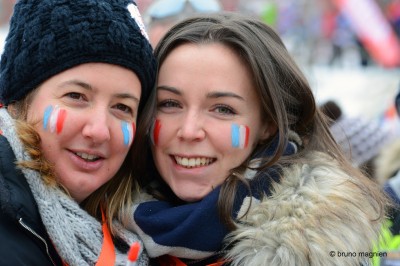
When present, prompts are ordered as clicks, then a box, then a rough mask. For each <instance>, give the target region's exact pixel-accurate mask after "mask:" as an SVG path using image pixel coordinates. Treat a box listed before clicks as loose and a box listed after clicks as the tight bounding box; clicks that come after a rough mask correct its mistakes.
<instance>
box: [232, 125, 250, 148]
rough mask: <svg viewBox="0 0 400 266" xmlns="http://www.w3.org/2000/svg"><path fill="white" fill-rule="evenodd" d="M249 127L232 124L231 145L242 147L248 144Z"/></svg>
mask: <svg viewBox="0 0 400 266" xmlns="http://www.w3.org/2000/svg"><path fill="white" fill-rule="evenodd" d="M249 135H250V129H249V127H248V126H243V125H238V124H232V126H231V137H232V147H234V148H238V149H244V148H246V147H247V146H248V144H249Z"/></svg>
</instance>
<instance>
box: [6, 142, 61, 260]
mask: <svg viewBox="0 0 400 266" xmlns="http://www.w3.org/2000/svg"><path fill="white" fill-rule="evenodd" d="M15 160H16V159H15V156H14V153H13V151H12V149H11V146H10V144H9V143H8V141H7V140H6V138H5V137H3V136H1V135H0V265H2V266H8V265H10V266H11V265H12V266H18V265H35V266H36V265H40V266H46V265H50V266H54V265H62V262H61V260H60V258H59V256H58V255H57V252H56V251H55V249H54V247H53V245H52V243H51V241H50V239H49V237H48V235H47V233H46V230H45V228H44V225H43V223H42V220H41V218H40V214H39V211H38V208H37V205H36V203H35V200H34V198H33V195H32V193H31V190H30V188H29V185H28V183H27V182H26V179H25V177H24V175H23V174H22V172H21V171H20V170H19V169H18V168H17V167H16V164H15Z"/></svg>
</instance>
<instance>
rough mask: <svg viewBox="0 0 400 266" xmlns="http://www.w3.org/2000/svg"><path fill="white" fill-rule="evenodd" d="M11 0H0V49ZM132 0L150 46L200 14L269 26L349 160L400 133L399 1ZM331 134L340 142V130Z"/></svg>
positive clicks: (373, 150) (372, 152)
mask: <svg viewBox="0 0 400 266" xmlns="http://www.w3.org/2000/svg"><path fill="white" fill-rule="evenodd" d="M16 1H17V0H0V53H1V51H2V49H3V45H4V41H5V36H6V34H7V31H8V22H9V19H10V16H11V14H12V10H13V5H14V4H15V2H16ZM136 3H137V5H138V7H139V10H140V11H141V13H142V16H143V18H144V21H145V23H146V28H147V31H148V33H149V36H150V39H151V43H152V45H153V46H155V45H156V44H157V42H158V40H159V39H160V38H161V36H162V35H163V34H164V33H165V32H166V30H168V29H169V27H171V26H172V25H173V24H174V23H176V22H177V21H179V20H181V19H184V18H186V17H189V16H192V15H196V14H198V13H202V12H219V11H234V12H242V13H249V14H252V15H254V16H258V17H260V18H261V19H262V20H263V21H264V22H265V23H267V24H269V25H272V26H273V27H274V28H275V29H276V31H277V32H278V33H279V34H280V35H281V37H282V39H283V40H284V42H285V45H286V47H287V48H288V50H289V52H290V53H291V54H292V55H293V57H294V58H295V60H296V61H297V62H298V64H299V66H300V67H301V68H302V69H303V70H304V72H305V73H306V74H307V75H308V79H309V82H310V84H311V87H312V88H313V90H314V92H315V96H316V99H317V101H318V102H319V103H320V105H321V106H324V107H326V103H329V104H328V106H329V108H331V107H332V106H336V107H337V108H339V109H340V117H341V118H340V119H339V116H335V119H336V120H337V121H339V122H340V124H341V129H343V130H344V131H345V132H344V133H345V134H346V135H347V137H348V138H349V139H350V140H351V141H353V142H354V143H350V145H353V147H352V148H353V150H354V151H355V150H357V149H359V148H360V149H361V153H360V154H364V155H365V154H367V153H368V156H364V157H365V158H364V157H363V158H362V161H357V162H355V163H356V164H357V165H360V164H362V163H365V162H364V161H367V159H368V160H370V159H371V158H373V157H375V156H377V155H378V153H379V151H380V149H382V147H383V146H384V144H386V143H389V142H390V141H391V140H392V139H396V138H398V136H400V126H399V121H400V119H399V118H398V114H397V112H396V107H395V104H394V98H395V95H396V94H397V92H398V91H399V89H400V0H347V1H345V0H220V1H218V0H137V1H136ZM332 103H334V104H333V105H332ZM329 108H325V111H326V110H328V109H329ZM342 133H343V132H342ZM336 137H337V138H338V142H340V141H342V139H341V138H342V135H341V133H338V135H337V136H336ZM339 138H340V140H339ZM372 140H373V141H372ZM365 143H369V144H368V145H364V144H365ZM354 145H358V146H357V147H356V146H354ZM354 154H355V153H354ZM354 159H355V160H361V159H360V158H354Z"/></svg>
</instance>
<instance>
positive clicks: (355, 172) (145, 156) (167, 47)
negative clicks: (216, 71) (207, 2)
mask: <svg viewBox="0 0 400 266" xmlns="http://www.w3.org/2000/svg"><path fill="white" fill-rule="evenodd" d="M185 43H192V44H193V43H194V44H208V43H220V44H223V45H225V46H227V47H230V48H231V49H233V51H235V52H236V54H237V55H238V56H239V57H240V58H241V59H242V61H243V62H244V63H245V64H246V65H247V67H248V68H249V69H250V72H251V74H252V79H253V81H254V84H255V87H254V89H255V90H256V93H257V95H258V98H259V99H260V102H261V109H262V110H261V112H262V117H264V118H265V119H266V120H268V121H270V122H272V123H273V124H274V125H275V126H276V127H277V128H278V131H277V136H275V137H277V139H278V140H279V143H278V146H277V149H276V151H275V153H274V154H273V155H272V156H269V157H265V158H262V163H261V165H260V166H259V167H257V168H256V170H259V171H262V170H264V169H266V168H268V167H270V166H273V165H274V166H277V167H284V166H286V165H290V164H295V163H306V162H305V161H304V158H305V156H304V155H306V154H309V153H310V152H315V151H319V152H324V153H326V154H328V155H329V156H330V157H331V158H332V159H333V160H336V161H337V162H338V163H339V164H340V167H341V168H342V169H343V171H345V172H347V173H349V175H350V176H353V177H355V178H354V180H355V183H356V185H357V186H358V187H360V189H361V191H363V192H364V193H365V195H367V197H366V199H367V200H369V201H370V202H371V205H372V206H374V208H376V211H377V213H379V217H373V219H379V218H382V217H383V216H384V213H385V204H386V203H387V201H386V198H385V197H384V195H383V194H382V193H381V191H380V189H379V187H378V186H377V185H376V184H375V183H373V182H372V181H371V180H369V179H368V178H367V177H366V176H365V175H364V174H363V173H362V172H361V171H360V170H359V169H356V168H354V167H353V166H352V165H351V164H350V163H349V162H348V161H347V159H346V158H345V157H344V155H343V154H342V152H341V151H340V149H339V147H338V145H337V144H336V143H335V141H334V140H333V138H332V136H331V134H330V132H329V129H328V125H327V120H326V117H325V116H324V115H323V114H322V112H321V111H320V110H318V108H317V106H316V102H315V99H314V95H313V93H312V90H311V88H310V85H309V83H308V81H307V79H306V78H305V76H304V75H303V73H302V71H301V70H300V68H299V67H298V66H297V64H296V63H295V62H294V60H293V59H292V57H291V56H290V55H289V53H288V51H287V49H286V48H285V45H284V44H283V42H282V40H281V38H280V37H279V36H278V34H277V33H276V32H275V31H274V30H273V29H272V28H271V27H269V26H267V25H266V24H264V23H263V22H261V21H260V20H258V19H256V18H252V17H248V16H243V15H240V14H235V13H222V14H213V15H209V16H202V17H195V18H190V19H187V20H184V21H183V22H181V23H178V24H177V25H175V26H174V27H173V28H172V29H171V30H170V31H169V32H168V33H167V34H166V35H165V36H164V38H163V39H161V41H160V42H159V44H158V46H157V47H156V49H155V55H156V58H157V60H158V64H159V66H161V65H162V64H163V62H164V60H165V59H166V57H167V56H168V55H169V54H170V53H171V51H173V50H174V49H175V48H176V47H178V46H180V45H182V44H185ZM187 63H188V64H190V63H191V62H187ZM204 78H207V77H204ZM194 82H195V81H194ZM150 97H151V98H150V100H149V101H148V104H147V106H146V107H145V111H144V113H145V114H146V117H145V118H144V120H143V123H141V124H140V125H139V127H138V131H137V140H138V146H137V147H136V148H135V149H136V150H135V151H134V152H135V153H136V155H134V156H135V158H137V162H138V163H137V166H138V167H137V170H136V171H138V173H140V174H139V175H138V178H139V180H140V184H141V186H144V187H146V186H148V184H149V183H151V182H152V181H153V180H158V181H159V182H160V183H162V184H163V185H164V186H165V185H166V184H165V183H163V181H162V178H161V177H160V176H159V174H158V173H157V172H156V171H153V169H154V168H155V164H154V162H153V161H152V157H151V150H150V148H149V147H150V142H149V137H148V132H149V131H150V128H151V126H152V123H153V120H154V117H155V115H156V104H157V103H156V92H155V91H153V94H152V95H151V96H150ZM290 131H294V132H296V133H297V134H298V135H299V136H300V138H301V141H302V143H303V146H302V147H301V148H300V149H299V151H298V153H296V154H294V155H291V156H284V157H283V156H282V154H283V151H284V148H285V143H287V142H288V138H289V132H290ZM269 144H270V142H268V141H267V142H263V143H259V145H258V146H257V147H256V148H255V149H254V151H253V153H252V155H251V156H250V157H249V158H248V159H247V160H246V161H244V162H243V163H242V165H240V166H239V167H237V168H235V169H232V170H231V175H230V176H228V177H227V178H226V181H225V182H224V183H223V185H222V188H221V193H220V196H219V202H218V208H219V213H220V216H221V219H222V221H223V222H224V223H225V224H226V225H227V226H228V228H230V229H234V228H235V227H236V226H235V223H234V220H233V219H232V215H231V214H232V208H233V202H234V198H235V193H236V190H237V186H238V184H239V183H244V184H247V181H246V179H245V178H244V177H243V173H244V171H245V170H246V169H248V168H250V166H249V160H250V158H252V156H254V155H255V154H262V151H264V150H266V149H267V148H268V147H269ZM144 151H146V152H147V153H144ZM282 178H284V177H282ZM247 185H248V184H247ZM165 191H167V192H165ZM152 193H153V194H154V196H156V197H158V198H163V199H167V200H170V201H176V202H179V199H177V198H176V197H174V195H173V194H172V193H171V191H169V190H168V189H167V190H165V188H162V189H158V188H157V189H153V190H152Z"/></svg>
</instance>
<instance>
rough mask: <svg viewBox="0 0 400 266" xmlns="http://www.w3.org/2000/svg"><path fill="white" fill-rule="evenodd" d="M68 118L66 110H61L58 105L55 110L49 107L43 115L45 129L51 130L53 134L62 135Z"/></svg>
mask: <svg viewBox="0 0 400 266" xmlns="http://www.w3.org/2000/svg"><path fill="white" fill-rule="evenodd" d="M66 116H67V112H66V111H65V110H64V109H60V108H59V107H58V106H57V105H56V107H55V108H53V106H51V105H49V106H48V107H47V108H46V110H45V111H44V114H43V128H44V129H45V130H50V132H51V133H54V132H56V133H57V134H60V133H61V131H62V129H63V127H64V122H65V118H66Z"/></svg>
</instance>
